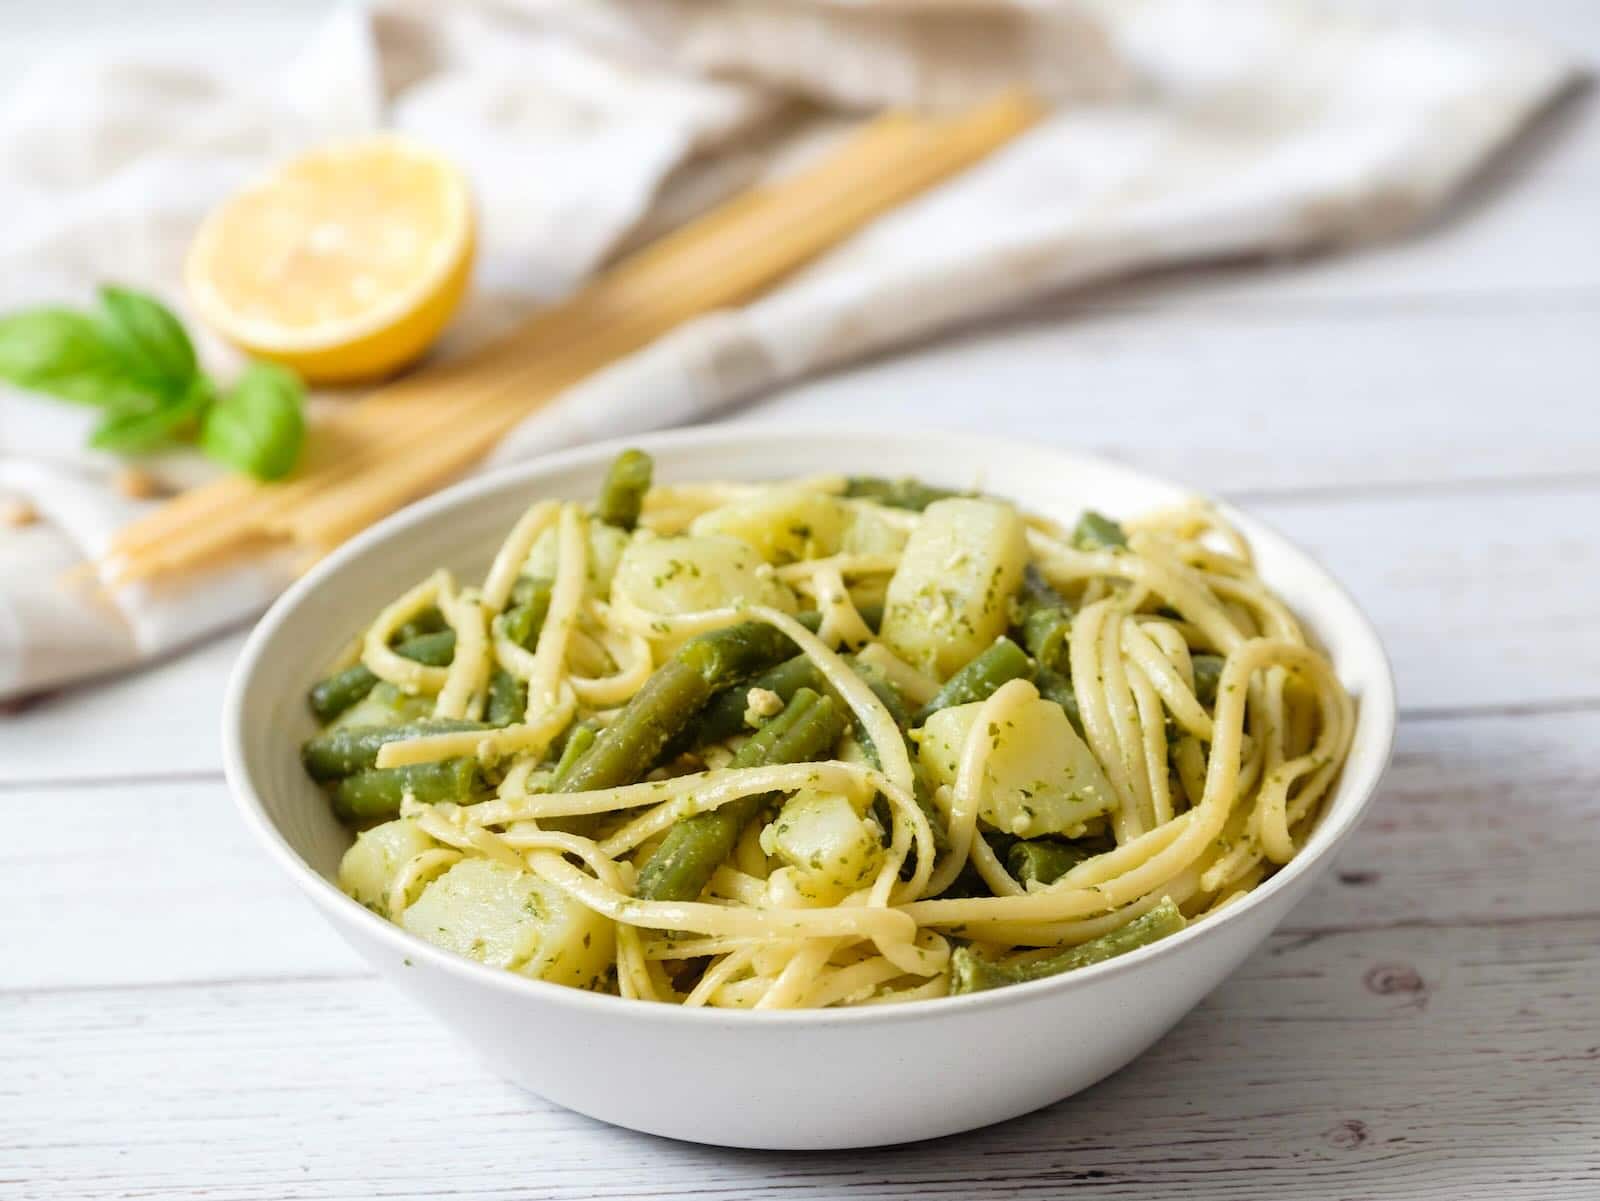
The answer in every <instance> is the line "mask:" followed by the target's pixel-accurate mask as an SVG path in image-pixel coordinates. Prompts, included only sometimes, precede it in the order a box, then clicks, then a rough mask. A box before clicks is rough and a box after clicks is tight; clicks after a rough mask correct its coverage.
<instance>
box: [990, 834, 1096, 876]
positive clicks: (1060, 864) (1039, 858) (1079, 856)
mask: <svg viewBox="0 0 1600 1201" xmlns="http://www.w3.org/2000/svg"><path fill="white" fill-rule="evenodd" d="M1087 858H1089V852H1088V851H1085V850H1083V849H1081V848H1079V847H1075V846H1073V845H1072V844H1071V843H1070V842H1062V841H1061V840H1060V839H1059V838H1019V839H1018V840H1017V841H1016V842H1014V843H1012V844H1011V849H1010V850H1009V851H1007V852H1006V868H1007V870H1009V871H1010V872H1011V874H1012V875H1013V876H1015V877H1016V878H1017V882H1018V883H1020V884H1022V885H1024V886H1026V885H1028V884H1054V883H1055V882H1056V881H1057V880H1059V879H1061V877H1062V876H1064V875H1066V874H1067V873H1068V872H1070V871H1071V870H1072V869H1073V868H1075V867H1077V866H1078V864H1080V863H1082V862H1083V861H1084V860H1085V859H1087Z"/></svg>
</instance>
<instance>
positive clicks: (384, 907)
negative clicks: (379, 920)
mask: <svg viewBox="0 0 1600 1201" xmlns="http://www.w3.org/2000/svg"><path fill="white" fill-rule="evenodd" d="M438 845H439V844H438V843H436V842H434V841H433V839H431V838H429V837H428V836H427V835H426V834H424V833H423V832H422V827H421V826H419V825H418V824H417V822H416V820H415V819H414V818H409V817H402V818H399V819H398V820H396V821H392V822H384V823H383V825H381V826H373V827H372V829H370V830H363V831H362V832H361V833H360V834H358V835H356V841H355V845H353V846H352V847H351V848H350V849H349V850H348V851H346V852H345V853H344V858H343V859H341V860H340V861H339V887H340V888H342V889H343V890H344V891H345V893H346V895H348V896H352V897H354V898H355V899H356V900H358V901H360V902H361V903H362V904H363V905H365V906H366V907H367V908H368V909H371V910H372V911H373V912H375V913H381V914H383V915H384V916H385V917H388V916H389V886H390V885H391V884H393V883H394V878H395V875H396V874H397V873H398V872H399V871H400V869H401V868H402V867H404V866H405V863H406V860H408V859H410V858H411V857H412V856H413V855H420V854H421V853H422V852H423V851H427V850H431V849H432V848H433V847H435V846H438Z"/></svg>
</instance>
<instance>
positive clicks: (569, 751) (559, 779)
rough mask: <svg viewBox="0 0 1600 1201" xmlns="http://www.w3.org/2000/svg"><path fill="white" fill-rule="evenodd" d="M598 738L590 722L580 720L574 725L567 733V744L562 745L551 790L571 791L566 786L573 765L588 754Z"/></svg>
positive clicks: (552, 774)
mask: <svg viewBox="0 0 1600 1201" xmlns="http://www.w3.org/2000/svg"><path fill="white" fill-rule="evenodd" d="M595 738H596V734H595V730H594V727H593V726H591V725H590V724H589V723H588V722H579V723H578V724H577V725H575V726H573V727H572V732H571V733H570V734H568V735H567V739H566V744H565V745H564V746H562V748H561V751H560V758H558V759H557V760H556V768H555V771H554V772H553V773H551V777H550V781H551V782H550V790H551V791H552V792H567V791H570V790H569V789H568V788H567V787H566V783H567V776H569V775H570V774H571V773H572V768H573V765H574V764H576V763H577V762H578V760H580V759H582V758H583V757H584V755H586V754H588V752H589V748H590V747H592V746H593V745H594V740H595Z"/></svg>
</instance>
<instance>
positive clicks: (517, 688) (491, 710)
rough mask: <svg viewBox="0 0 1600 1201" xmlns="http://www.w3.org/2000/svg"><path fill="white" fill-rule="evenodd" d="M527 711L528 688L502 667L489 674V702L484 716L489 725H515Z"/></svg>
mask: <svg viewBox="0 0 1600 1201" xmlns="http://www.w3.org/2000/svg"><path fill="white" fill-rule="evenodd" d="M527 712H528V689H527V687H526V686H525V685H524V684H523V683H522V681H521V680H519V679H517V677H516V676H514V675H512V674H511V673H510V672H509V671H507V670H506V669H505V668H503V667H497V668H495V669H494V671H493V672H492V673H490V676H489V703H488V705H487V706H486V707H485V712H484V718H485V720H487V721H488V723H489V724H490V725H491V726H509V725H515V724H516V723H517V722H519V721H521V720H522V719H523V718H524V717H525V716H526V715H527Z"/></svg>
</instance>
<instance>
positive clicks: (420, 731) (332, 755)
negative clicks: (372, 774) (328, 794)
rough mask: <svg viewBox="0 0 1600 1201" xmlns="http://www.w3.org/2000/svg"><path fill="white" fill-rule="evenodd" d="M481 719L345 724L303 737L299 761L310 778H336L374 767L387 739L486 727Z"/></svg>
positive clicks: (396, 740)
mask: <svg viewBox="0 0 1600 1201" xmlns="http://www.w3.org/2000/svg"><path fill="white" fill-rule="evenodd" d="M488 728H489V727H488V726H486V725H485V724H484V723H483V722H481V721H454V720H448V719H430V720H428V721H418V722H411V723H409V724H406V725H400V726H345V727H342V728H340V729H333V730H324V731H323V732H322V733H320V734H318V735H316V737H314V738H309V739H307V740H306V743H305V745H304V746H302V747H301V748H300V761H301V762H302V763H303V764H305V769H306V773H307V774H308V775H309V776H310V777H311V778H312V779H313V780H336V779H338V778H339V777H341V776H348V775H353V774H354V773H356V772H359V771H365V770H367V769H368V768H371V767H374V766H376V765H377V762H378V751H379V749H380V748H381V747H382V746H383V745H384V744H385V743H389V742H401V741H403V740H404V739H407V738H422V737H424V736H426V735H428V734H453V733H456V732H458V731H461V730H487V729H488Z"/></svg>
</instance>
